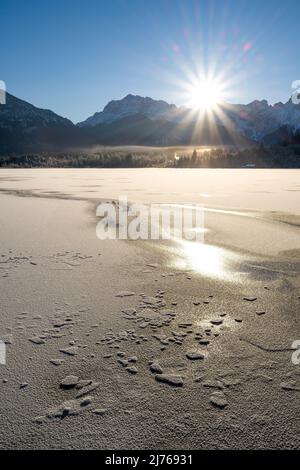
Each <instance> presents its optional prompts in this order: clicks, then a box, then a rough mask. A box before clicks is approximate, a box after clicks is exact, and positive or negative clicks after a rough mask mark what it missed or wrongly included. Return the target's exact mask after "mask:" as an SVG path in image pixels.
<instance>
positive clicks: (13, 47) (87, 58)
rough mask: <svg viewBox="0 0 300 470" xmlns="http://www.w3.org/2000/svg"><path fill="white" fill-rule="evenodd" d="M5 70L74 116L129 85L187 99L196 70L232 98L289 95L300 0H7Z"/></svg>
mask: <svg viewBox="0 0 300 470" xmlns="http://www.w3.org/2000/svg"><path fill="white" fill-rule="evenodd" d="M0 19H1V27H0V38H1V62H0V64H1V65H0V80H4V81H5V82H6V84H7V88H8V90H9V91H10V92H11V93H13V94H14V95H16V96H18V97H19V98H22V99H25V100H27V101H30V102H31V103H33V104H35V105H36V106H39V107H45V108H50V109H52V110H53V111H55V112H57V113H58V114H60V115H63V116H66V117H68V118H70V119H72V120H73V121H75V122H77V121H80V120H83V119H85V118H87V117H88V116H89V115H91V114H94V112H96V111H100V110H101V109H102V108H103V106H105V104H106V103H107V102H108V101H110V100H111V99H119V98H122V97H123V96H125V95H126V94H128V93H132V94H139V95H142V96H151V97H152V98H155V99H164V100H166V101H168V102H173V103H175V104H185V103H184V99H183V94H182V89H183V88H184V87H185V84H186V83H188V82H189V80H190V77H191V75H192V74H193V73H195V71H196V70H197V71H198V72H197V73H199V70H200V73H203V74H207V73H209V74H211V75H216V76H218V77H221V80H223V81H224V83H226V90H227V91H226V99H227V101H229V102H233V103H236V102H240V103H248V102H250V101H252V100H254V99H264V98H265V99H267V100H268V101H269V102H271V103H274V102H277V101H287V100H288V98H289V96H290V95H291V83H292V81H293V80H297V79H300V54H299V42H300V41H299V32H300V27H299V19H300V1H299V0H249V1H247V0H151V1H150V0H26V1H24V0H0Z"/></svg>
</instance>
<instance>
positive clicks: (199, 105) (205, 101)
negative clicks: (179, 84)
mask: <svg viewBox="0 0 300 470" xmlns="http://www.w3.org/2000/svg"><path fill="white" fill-rule="evenodd" d="M222 99H223V92H222V86H221V84H220V83H218V81H216V80H209V79H205V80H199V81H197V82H194V83H192V84H190V85H189V86H188V87H187V101H188V102H187V106H189V107H190V108H193V109H195V110H199V111H206V112H210V111H214V110H216V108H217V107H218V104H219V103H220V102H221V101H222Z"/></svg>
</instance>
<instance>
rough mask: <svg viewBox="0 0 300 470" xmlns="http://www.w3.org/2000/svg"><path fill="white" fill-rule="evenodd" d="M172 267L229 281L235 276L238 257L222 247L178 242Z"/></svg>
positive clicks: (173, 249)
mask: <svg viewBox="0 0 300 470" xmlns="http://www.w3.org/2000/svg"><path fill="white" fill-rule="evenodd" d="M171 251H172V252H173V253H172V255H173V256H172V258H173V261H172V266H173V267H174V268H176V269H180V270H185V269H191V270H193V271H195V272H197V273H199V274H202V275H204V276H208V277H212V278H219V279H227V280H229V278H230V277H232V276H233V275H234V274H235V270H234V269H233V266H230V265H233V263H234V261H237V255H235V254H234V253H232V252H230V251H228V250H225V249H223V248H221V247H217V246H213V245H209V244H206V243H200V242H194V241H188V240H176V247H173V248H172V250H171Z"/></svg>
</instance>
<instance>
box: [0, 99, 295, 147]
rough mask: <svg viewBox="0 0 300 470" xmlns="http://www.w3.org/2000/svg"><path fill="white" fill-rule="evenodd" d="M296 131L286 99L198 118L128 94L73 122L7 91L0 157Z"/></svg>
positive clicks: (282, 135) (235, 140)
mask: <svg viewBox="0 0 300 470" xmlns="http://www.w3.org/2000/svg"><path fill="white" fill-rule="evenodd" d="M298 133H300V106H299V105H294V104H293V103H292V102H291V100H289V101H288V102H287V103H285V104H283V103H277V104H275V105H269V104H268V102H267V101H266V100H262V101H253V102H252V103H249V104H247V105H239V104H220V105H219V112H218V113H214V114H213V115H202V116H201V115H199V114H198V113H196V112H195V111H193V110H191V109H188V108H186V107H177V106H175V105H174V104H168V103H167V102H165V101H162V100H153V99H152V98H149V97H145V98H144V97H141V96H134V95H131V94H129V95H127V96H126V97H125V98H123V99H121V100H113V101H110V102H109V103H108V104H107V105H106V106H105V107H104V109H103V111H101V112H96V113H95V114H94V115H93V116H91V117H89V118H88V119H86V120H85V121H83V122H80V123H78V124H74V123H73V122H72V121H70V120H68V119H66V118H63V117H61V116H59V115H57V114H55V113H54V112H53V111H50V110H45V109H39V108H37V107H35V106H33V105H32V104H29V103H27V102H26V101H23V100H20V99H19V98H16V97H14V96H13V95H11V94H9V93H7V96H6V104H4V105H0V154H1V155H5V154H11V153H26V152H53V151H67V150H78V149H87V148H92V147H93V146H97V145H151V146H172V145H174V146H175V145H176V146H177V145H240V146H249V145H255V144H258V143H260V142H263V143H264V144H266V145H270V144H274V143H278V142H281V141H287V142H293V140H294V139H295V136H296V135H298Z"/></svg>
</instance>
